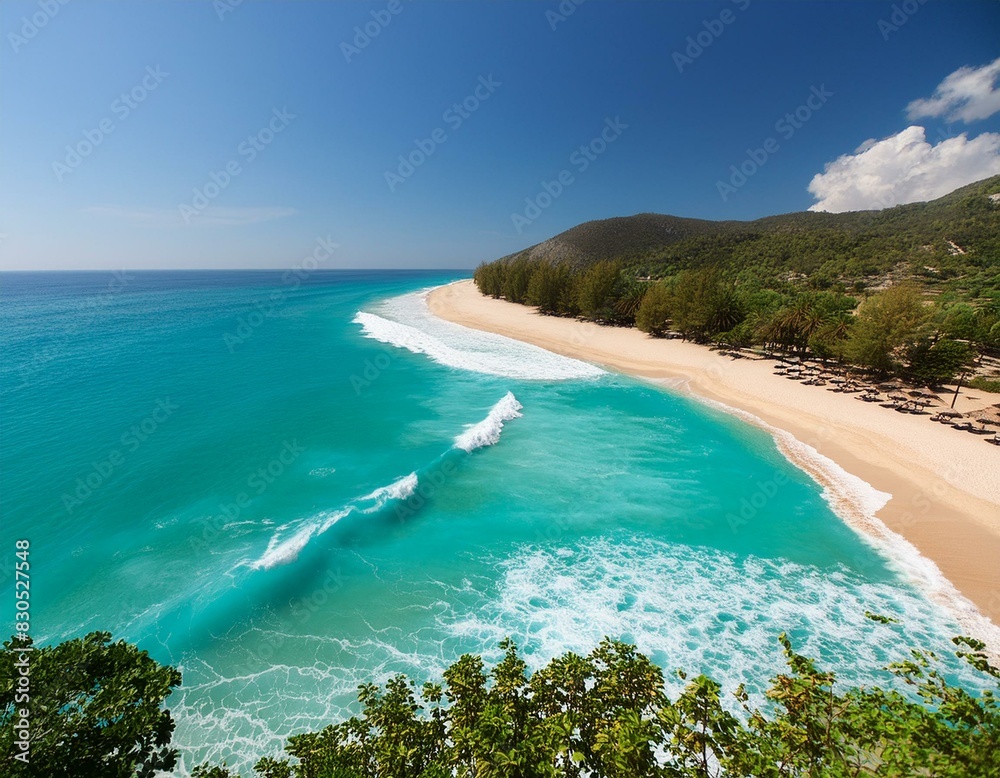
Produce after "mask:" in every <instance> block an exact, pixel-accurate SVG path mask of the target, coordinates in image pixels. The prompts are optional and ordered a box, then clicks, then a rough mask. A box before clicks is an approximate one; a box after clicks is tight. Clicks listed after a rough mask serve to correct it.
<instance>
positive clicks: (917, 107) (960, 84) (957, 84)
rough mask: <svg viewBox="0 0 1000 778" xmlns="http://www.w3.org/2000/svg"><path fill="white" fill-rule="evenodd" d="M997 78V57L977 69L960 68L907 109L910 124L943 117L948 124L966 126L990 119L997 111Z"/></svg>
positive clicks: (999, 107) (999, 68)
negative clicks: (958, 123) (960, 122)
mask: <svg viewBox="0 0 1000 778" xmlns="http://www.w3.org/2000/svg"><path fill="white" fill-rule="evenodd" d="M998 76H1000V57H997V58H996V59H995V60H993V61H992V62H991V63H989V64H988V65H983V66H982V67H980V68H973V67H964V68H959V69H958V70H956V71H955V72H954V73H952V74H951V75H950V76H948V77H947V78H945V80H944V81H942V82H941V83H940V84H938V88H937V89H935V90H934V94H933V95H931V96H930V97H928V98H926V99H923V100H914V101H913V102H912V103H910V104H909V105H908V106H907V107H906V111H907V114H908V115H909V118H910V121H913V120H915V119H921V118H924V117H937V116H946V118H947V120H948V121H949V122H954V121H959V120H961V121H963V122H965V123H966V124H968V123H969V122H972V121H975V120H976V119H985V118H986V117H987V116H992V115H993V114H995V113H996V112H997V111H1000V86H998V85H997V77H998Z"/></svg>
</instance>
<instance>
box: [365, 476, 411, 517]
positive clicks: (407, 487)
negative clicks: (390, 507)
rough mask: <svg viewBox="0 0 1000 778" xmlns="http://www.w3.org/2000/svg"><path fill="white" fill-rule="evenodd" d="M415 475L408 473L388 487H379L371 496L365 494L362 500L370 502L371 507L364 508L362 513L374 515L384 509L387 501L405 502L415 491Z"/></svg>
mask: <svg viewBox="0 0 1000 778" xmlns="http://www.w3.org/2000/svg"><path fill="white" fill-rule="evenodd" d="M417 483H418V479H417V474H416V473H410V474H409V475H407V476H403V477H402V478H400V479H399V480H398V481H393V482H392V483H391V484H389V485H388V486H380V487H379V488H378V489H376V490H375V491H374V492H372V493H371V494H366V495H365V496H364V497H362V498H361V499H362V500H371V501H372V503H373V505H372V506H371V507H369V508H365V509H364V510H363V511H362V513H374V512H375V511H377V510H379V509H381V508H383V507H385V504H386V503H387V502H389V500H405V499H406V498H407V497H409V496H410V495H412V494H413V493H414V492H415V491H416V490H417Z"/></svg>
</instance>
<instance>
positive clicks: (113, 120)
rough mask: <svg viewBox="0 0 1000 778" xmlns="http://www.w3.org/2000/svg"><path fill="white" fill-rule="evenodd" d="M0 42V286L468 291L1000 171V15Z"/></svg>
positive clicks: (687, 19)
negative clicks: (486, 279)
mask: <svg viewBox="0 0 1000 778" xmlns="http://www.w3.org/2000/svg"><path fill="white" fill-rule="evenodd" d="M356 28H358V30H356ZM366 28H367V33H366ZM359 31H360V34H359ZM0 33H2V40H0V235H2V237H0V268H3V269H50V268H60V269H61V268H73V269H76V268H81V269H82V268H109V269H117V268H129V269H133V268H135V269H139V268H237V267H255V268H256V267H290V266H293V265H296V264H298V263H300V262H301V261H302V259H303V258H304V257H307V256H311V255H313V254H314V252H315V253H317V256H319V257H320V258H321V259H322V260H323V265H322V266H324V267H330V268H346V267H473V266H474V265H476V264H477V263H479V262H480V261H482V260H488V259H493V258H496V257H498V256H502V255H504V254H507V253H510V252H512V251H515V250H517V249H519V248H523V247H525V246H528V245H531V244H534V243H537V242H539V241H541V240H544V239H546V238H548V237H551V236H552V235H554V234H556V233H558V232H561V231H562V230H565V229H567V228H569V227H572V226H573V225H575V224H578V223H580V222H582V221H586V220H589V219H598V218H605V217H610V216H618V215H629V214H634V213H640V212H645V211H655V212H659V213H670V214H676V215H681V216H693V217H700V218H710V219H751V218H756V217H759V216H764V215H768V214H773V213H782V212H788V211H796V210H804V209H807V208H810V207H816V208H823V209H826V210H850V209H857V208H866V207H877V206H878V205H891V204H894V203H896V202H902V201H911V200H919V199H927V198H928V197H933V196H937V194H940V193H943V192H944V191H948V190H950V189H951V188H954V186H958V185H960V184H962V183H966V182H968V181H971V180H976V179H978V178H983V177H985V176H986V175H990V174H992V173H996V172H1000V89H998V87H997V76H998V74H1000V3H997V2H996V1H995V0H988V1H987V2H975V1H974V0H973V1H969V2H937V1H936V0H930V1H929V2H926V3H920V2H918V0H906V2H897V3H890V2H862V1H859V0H852V1H849V2H781V3H767V2H764V0H725V2H713V3H702V2H652V1H649V2H643V1H641V0H638V1H635V2H600V0H587V2H582V3H580V4H579V5H577V4H575V3H574V2H572V0H565V2H563V3H562V4H558V3H542V2H491V3H486V2H482V3H479V2H426V1H425V0H375V1H374V2H365V3H362V2H356V3H355V2H344V1H333V0H331V1H326V2H324V1H323V0H285V1H283V2H278V1H276V0H275V1H269V0H243V2H238V0H216V1H215V2H212V0H199V1H197V2H195V1H192V2H184V1H182V0H176V1H168V2H133V1H131V0H129V1H128V2H124V1H122V2H99V1H97V0H3V2H2V3H0ZM689 38H690V40H689ZM477 90H478V93H477ZM456 104H458V109H456V108H455V106H456ZM796 112H798V113H797V114H796ZM786 114H791V119H789V118H787V117H786ZM602 135H603V137H602ZM581 146H582V147H583V149H582V150H581ZM428 152H429V153H428ZM401 155H402V157H403V158H404V159H403V162H402V163H401V160H400V157H401ZM407 157H411V159H410V160H407V159H406V158H407ZM413 163H416V164H413ZM731 166H732V167H731ZM741 167H742V168H743V172H742V173H741V172H740V170H739V168H741ZM747 172H749V175H744V174H745V173H747ZM818 174H822V175H818ZM526 200H527V202H526ZM330 244H337V245H336V247H334V248H330Z"/></svg>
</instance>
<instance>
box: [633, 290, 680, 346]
mask: <svg viewBox="0 0 1000 778" xmlns="http://www.w3.org/2000/svg"><path fill="white" fill-rule="evenodd" d="M670 299H671V296H670V289H669V288H668V287H667V285H666V284H665V283H663V282H656V283H652V284H649V288H648V289H646V294H645V295H643V297H642V302H641V303H639V310H638V311H637V312H636V315H635V326H636V327H638V328H639V329H640V330H642V331H643V332H648V333H649V334H650V335H654V336H656V337H662V336H663V335H664V334H665V333H666V331H667V324H668V322H669V321H670Z"/></svg>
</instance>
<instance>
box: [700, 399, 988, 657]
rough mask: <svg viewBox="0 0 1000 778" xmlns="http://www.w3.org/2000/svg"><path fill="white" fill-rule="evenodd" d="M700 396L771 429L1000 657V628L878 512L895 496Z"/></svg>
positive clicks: (916, 580)
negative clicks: (887, 523)
mask: <svg viewBox="0 0 1000 778" xmlns="http://www.w3.org/2000/svg"><path fill="white" fill-rule="evenodd" d="M697 399H698V400H699V401H700V402H702V403H703V404H705V405H708V406H711V407H714V408H718V409H719V410H721V411H724V412H726V413H729V414H732V415H734V416H736V417H738V418H740V419H742V420H744V421H746V422H748V423H750V424H753V425H754V426H757V427H760V428H761V429H764V430H766V431H767V432H768V433H769V434H770V435H771V437H772V438H773V439H774V441H775V444H776V445H777V447H778V450H779V451H780V452H781V453H782V454H783V455H784V456H785V458H786V459H788V461H789V462H791V463H792V464H793V465H795V466H796V467H798V468H799V469H800V470H802V471H803V472H804V473H806V474H807V475H808V476H809V477H810V478H812V479H813V480H814V481H816V482H817V483H818V484H819V485H820V486H822V487H823V491H822V497H823V499H824V500H825V501H826V502H827V503H828V504H829V506H830V508H831V509H832V510H833V512H834V513H835V514H836V515H837V516H839V517H840V518H841V520H842V521H844V523H845V524H846V525H847V526H848V527H850V528H851V529H853V530H854V531H855V533H856V534H857V535H858V537H859V538H861V539H862V540H863V541H864V542H866V543H868V544H869V545H870V546H872V547H873V548H875V549H876V550H877V551H879V552H880V553H881V554H882V555H883V556H884V557H885V558H886V559H887V560H888V561H889V562H890V564H891V565H892V566H893V567H894V568H895V569H896V571H897V572H899V573H900V574H901V575H903V576H904V577H905V578H906V579H907V580H908V581H909V582H910V583H912V584H913V585H914V586H915V587H917V589H918V590H920V591H922V592H924V593H925V594H926V595H927V596H928V597H929V599H931V600H933V601H934V602H935V603H936V604H938V605H939V606H941V607H942V608H944V609H945V610H946V611H947V612H949V613H950V614H951V615H952V616H954V618H955V619H956V620H957V621H958V623H959V624H960V625H961V627H962V629H963V630H964V631H965V632H966V633H967V634H970V635H972V636H973V637H975V638H978V639H979V640H982V641H983V642H985V643H986V644H987V650H988V651H989V652H990V654H991V656H992V657H994V658H995V657H997V656H1000V627H997V626H996V625H995V624H993V623H992V622H991V621H990V619H989V618H987V617H986V616H984V615H983V614H982V613H980V611H979V609H978V608H977V607H976V605H975V604H974V603H972V602H971V601H970V600H969V599H968V598H966V597H965V595H963V594H962V593H961V592H959V590H958V589H957V588H956V587H955V585H954V584H952V582H951V581H949V580H948V579H947V578H946V577H945V575H944V573H942V572H941V569H940V568H939V567H938V566H937V565H936V564H935V563H934V562H933V561H932V560H930V559H928V558H927V557H925V556H924V555H923V554H921V553H920V551H919V549H917V547H916V546H914V545H913V544H912V543H911V542H910V541H909V540H907V539H906V538H905V537H903V536H902V535H900V534H899V533H897V532H894V531H893V530H891V529H890V528H889V527H888V526H887V525H886V524H885V522H883V521H882V520H881V519H880V518H879V517H878V516H877V515H876V514H877V513H878V511H880V510H882V508H884V507H885V506H886V505H887V504H888V502H889V500H891V499H892V495H891V494H889V493H888V492H883V491H880V490H878V489H876V488H875V487H874V486H872V485H871V484H869V483H868V482H867V481H865V480H864V479H862V478H859V477H858V476H856V475H854V474H853V473H849V472H848V471H847V470H845V469H844V468H843V467H841V466H840V465H839V464H837V463H836V462H835V461H833V460H832V459H830V458H829V457H827V456H825V455H823V454H821V453H820V452H819V451H818V450H817V449H816V448H815V447H814V446H811V445H809V444H808V443H805V442H803V441H801V440H799V439H798V438H796V437H795V436H794V435H792V434H791V433H790V432H787V431H785V430H782V429H779V428H778V427H775V426H773V425H771V424H768V423H767V422H766V421H764V420H763V419H761V418H760V417H759V416H756V415H755V414H752V413H749V412H748V411H743V410H741V409H738V408H734V407H732V406H729V405H726V404H725V403H721V402H718V401H716V400H710V399H707V398H701V397H699V398H697Z"/></svg>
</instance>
